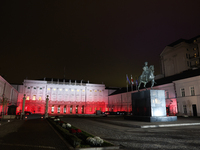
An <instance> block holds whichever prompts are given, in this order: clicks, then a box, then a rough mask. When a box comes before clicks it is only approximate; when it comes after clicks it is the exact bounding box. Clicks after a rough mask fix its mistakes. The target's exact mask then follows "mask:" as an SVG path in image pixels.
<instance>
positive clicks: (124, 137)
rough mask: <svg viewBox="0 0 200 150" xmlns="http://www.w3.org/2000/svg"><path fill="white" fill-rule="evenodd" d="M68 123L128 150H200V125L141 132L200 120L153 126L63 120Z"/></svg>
mask: <svg viewBox="0 0 200 150" xmlns="http://www.w3.org/2000/svg"><path fill="white" fill-rule="evenodd" d="M63 120H64V121H67V122H69V123H71V124H72V125H74V126H76V127H79V128H80V129H82V130H85V131H87V132H89V133H91V134H93V135H96V136H100V137H101V138H103V139H105V140H107V141H109V142H111V143H114V144H115V145H120V148H121V149H124V150H144V149H145V150H157V149H167V150H186V149H187V150H188V149H189V150H199V149H200V136H199V135H200V125H193V126H175V127H162V128H140V127H141V126H144V125H145V126H150V125H159V124H186V123H200V118H182V117H181V118H178V120H179V121H175V122H163V123H150V122H138V121H127V120H124V119H123V117H117V118H114V117H112V118H111V117H107V118H106V117H105V118H104V117H101V118H63Z"/></svg>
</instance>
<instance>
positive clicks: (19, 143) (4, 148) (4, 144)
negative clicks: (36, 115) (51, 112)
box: [0, 119, 68, 150]
mask: <svg viewBox="0 0 200 150" xmlns="http://www.w3.org/2000/svg"><path fill="white" fill-rule="evenodd" d="M66 144H67V143H66V142H65V141H63V140H62V137H60V135H58V134H57V133H56V132H55V131H54V130H53V128H52V127H51V126H50V125H49V124H48V122H47V121H46V120H43V119H33V120H11V122H7V120H4V121H3V123H2V125H0V150H10V149H14V150H25V149H26V150H27V149H29V150H36V149H58V150H62V149H63V150H64V149H65V150H67V149H68V147H67V145H66Z"/></svg>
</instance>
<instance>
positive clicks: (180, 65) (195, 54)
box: [160, 36, 200, 77]
mask: <svg viewBox="0 0 200 150" xmlns="http://www.w3.org/2000/svg"><path fill="white" fill-rule="evenodd" d="M199 47H200V36H197V37H194V38H191V39H189V40H185V39H180V40H178V41H175V42H173V43H172V44H169V45H168V46H166V47H165V49H164V50H163V51H162V53H161V54H160V57H161V64H162V74H163V75H164V76H165V77H168V76H172V75H175V74H178V73H181V72H183V71H185V70H188V69H195V68H199V67H200V61H199V60H200V55H199Z"/></svg>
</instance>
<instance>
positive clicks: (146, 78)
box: [138, 62, 155, 91]
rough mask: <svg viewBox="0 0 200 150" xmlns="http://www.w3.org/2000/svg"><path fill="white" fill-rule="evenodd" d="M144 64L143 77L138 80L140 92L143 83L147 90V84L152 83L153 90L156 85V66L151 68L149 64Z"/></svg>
mask: <svg viewBox="0 0 200 150" xmlns="http://www.w3.org/2000/svg"><path fill="white" fill-rule="evenodd" d="M144 64H145V65H144V67H143V72H142V75H141V76H140V77H139V79H138V83H139V84H138V91H139V88H140V85H141V83H143V84H144V87H145V88H146V84H147V83H148V82H150V81H151V89H152V87H153V86H154V83H155V80H154V78H155V76H154V66H153V65H151V66H149V67H148V62H145V63H144ZM146 90H147V88H146Z"/></svg>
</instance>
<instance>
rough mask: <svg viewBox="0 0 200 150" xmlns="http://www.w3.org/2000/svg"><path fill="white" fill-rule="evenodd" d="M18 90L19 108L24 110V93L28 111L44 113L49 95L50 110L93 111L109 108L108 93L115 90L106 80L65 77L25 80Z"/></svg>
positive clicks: (73, 112) (58, 112)
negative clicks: (92, 82) (67, 79)
mask: <svg viewBox="0 0 200 150" xmlns="http://www.w3.org/2000/svg"><path fill="white" fill-rule="evenodd" d="M17 88H18V91H19V96H18V102H19V106H18V108H17V112H20V111H21V110H22V100H23V97H24V95H25V98H26V101H25V111H30V112H32V113H42V114H44V113H45V106H46V98H47V96H48V99H49V108H48V114H94V113H96V111H97V110H100V111H102V112H104V111H108V108H107V104H108V95H109V93H110V92H113V91H112V90H107V89H105V85H104V84H91V83H89V82H88V83H83V82H82V81H81V82H79V83H78V82H77V81H73V82H72V81H70V80H69V81H68V82H66V81H65V80H54V79H51V80H48V79H47V80H46V79H44V80H43V81H41V80H24V82H23V85H19V86H17Z"/></svg>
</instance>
